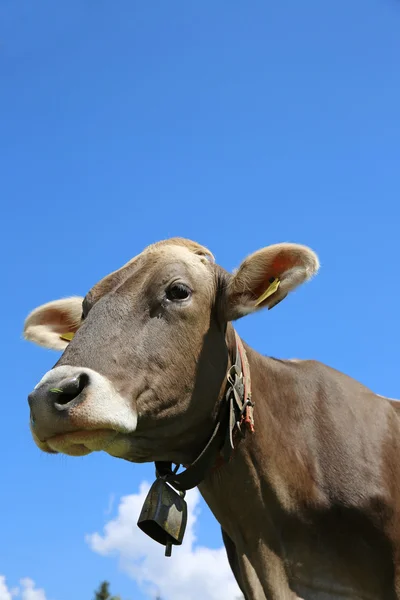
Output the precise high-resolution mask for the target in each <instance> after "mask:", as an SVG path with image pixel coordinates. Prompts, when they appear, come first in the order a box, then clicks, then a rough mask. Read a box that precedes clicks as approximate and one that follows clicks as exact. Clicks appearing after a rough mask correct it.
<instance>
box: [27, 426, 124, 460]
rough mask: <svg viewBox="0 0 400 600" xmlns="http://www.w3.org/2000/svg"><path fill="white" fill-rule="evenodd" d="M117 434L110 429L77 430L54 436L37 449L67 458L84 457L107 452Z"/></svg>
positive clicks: (41, 443) (40, 443)
mask: <svg viewBox="0 0 400 600" xmlns="http://www.w3.org/2000/svg"><path fill="white" fill-rule="evenodd" d="M118 435H119V433H118V432H117V431H115V430H112V429H92V430H78V431H72V432H68V433H62V434H59V435H54V436H52V437H50V438H48V439H47V440H46V441H45V442H42V441H39V444H38V445H39V447H40V448H41V449H42V450H44V451H45V452H50V453H62V454H68V455H69V456H85V455H86V454H90V453H91V452H99V451H101V450H105V451H107V449H108V447H109V446H110V445H112V444H113V442H114V441H115V438H116V437H117V436H118Z"/></svg>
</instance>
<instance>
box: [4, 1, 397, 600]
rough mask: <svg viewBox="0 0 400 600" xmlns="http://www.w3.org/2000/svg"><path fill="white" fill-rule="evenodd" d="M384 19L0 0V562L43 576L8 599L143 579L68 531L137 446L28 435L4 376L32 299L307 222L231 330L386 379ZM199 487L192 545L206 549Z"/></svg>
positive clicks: (390, 322) (16, 366) (393, 306)
mask: <svg viewBox="0 0 400 600" xmlns="http://www.w3.org/2000/svg"><path fill="white" fill-rule="evenodd" d="M399 31H400V4H399V3H398V2H397V1H395V0H336V1H335V2H330V3H327V2H321V1H320V0H303V2H298V1H297V0H282V1H281V2H266V1H265V0H255V1H254V2H252V3H243V2H237V1H236V0H234V1H230V2H227V1H222V2H211V1H209V0H203V1H202V2H193V1H191V2H175V1H172V0H170V1H168V2H138V1H136V0H119V2H110V1H105V0H96V2H94V1H93V0H83V1H82V0H79V1H78V0H68V2H66V1H64V0H60V1H58V2H53V1H51V0H36V1H35V2H32V1H31V0H25V1H22V0H21V1H20V2H14V1H13V0H0V73H1V93H0V114H1V115H2V118H1V120H0V156H1V167H0V169H1V177H0V197H1V199H2V206H3V209H2V211H3V212H2V235H1V237H0V244H1V255H2V257H3V267H2V271H3V277H2V280H3V288H2V289H3V293H2V298H1V304H2V306H1V313H2V315H3V324H2V337H3V343H2V344H1V349H0V353H1V357H0V358H1V364H2V398H3V404H2V406H3V416H2V418H1V424H2V427H1V436H0V456H1V459H0V462H1V477H2V493H1V494H0V532H1V534H0V536H1V545H0V576H1V575H3V576H5V577H6V580H7V586H9V587H14V586H16V585H19V583H18V582H19V580H20V579H21V578H23V577H29V578H32V579H33V580H34V581H35V582H36V584H37V585H38V586H39V587H41V588H44V590H45V592H44V593H45V595H42V596H39V595H36V596H32V594H31V595H30V596H29V593H28V592H29V590H28V592H27V591H26V590H25V592H24V593H25V596H23V600H43V599H44V598H46V599H47V600H70V599H71V598H74V600H86V599H88V598H91V597H92V591H93V589H94V587H95V586H97V584H98V582H99V581H100V580H101V579H104V578H107V579H109V580H110V581H111V584H112V589H113V590H114V592H115V593H119V594H121V595H122V596H123V598H124V600H133V599H134V598H135V599H139V600H144V599H147V598H149V597H150V596H148V595H146V592H144V591H143V590H141V591H140V590H139V588H138V587H137V583H136V582H135V575H134V574H132V573H133V567H132V564H130V565H129V564H127V561H128V562H129V560H128V558H126V557H125V558H123V557H122V555H121V552H120V549H119V548H118V547H117V546H112V543H111V542H110V544H111V545H109V548H111V550H110V551H112V553H113V552H114V554H113V555H112V556H102V555H100V554H99V552H98V551H94V549H93V544H92V546H91V544H90V543H89V542H88V539H87V538H86V539H85V536H86V535H87V534H92V533H94V532H98V533H99V534H100V535H103V526H104V525H105V524H106V523H107V522H109V521H110V520H112V519H114V520H115V519H116V518H118V514H119V513H118V507H119V506H120V502H121V497H123V496H130V498H131V499H130V501H132V502H133V503H134V501H135V497H136V496H134V495H135V494H138V493H139V486H140V484H141V482H142V481H143V480H147V481H151V478H152V475H153V468H152V466H151V465H141V466H134V465H132V464H128V463H124V462H123V461H119V460H117V459H112V458H110V457H108V456H107V455H103V454H95V455H91V456H89V457H85V458H80V459H74V458H69V457H62V456H61V457H60V456H58V457H53V456H47V455H44V454H41V453H40V452H39V450H37V449H36V447H35V446H34V445H33V442H32V441H31V438H30V434H29V430H28V416H29V415H28V405H27V401H26V397H27V394H28V393H29V392H30V390H31V389H32V388H33V386H34V385H35V384H36V383H37V381H38V380H39V379H40V378H41V376H42V375H43V374H44V373H45V371H46V370H47V369H49V368H50V367H52V366H53V364H54V363H55V362H56V360H57V357H58V354H57V353H52V352H50V351H46V350H43V349H40V348H37V347H35V346H33V345H30V344H28V343H26V342H24V341H23V340H22V337H21V331H22V326H23V321H24V318H25V317H26V315H27V314H28V312H29V311H30V310H32V309H33V308H34V307H36V306H37V305H39V304H41V303H44V302H47V301H49V300H52V299H56V298H59V297H62V296H68V295H74V294H78V295H84V294H85V293H86V291H87V290H88V289H89V288H90V287H91V286H92V285H93V284H94V283H95V282H96V281H97V280H98V279H100V278H101V277H102V276H104V275H106V274H107V273H108V272H109V271H111V270H113V269H115V268H118V267H119V266H120V265H122V264H123V263H124V262H125V261H127V260H128V259H129V258H131V257H132V256H133V255H134V254H136V253H138V252H139V251H140V250H141V249H142V248H143V247H144V246H146V245H147V244H149V243H151V242H153V241H157V240H159V239H162V238H165V237H169V236H173V235H181V236H184V237H189V238H192V239H195V240H197V241H199V242H200V243H203V244H205V245H206V246H209V247H210V249H211V250H212V251H213V252H214V254H215V255H216V257H217V261H218V262H219V263H220V264H222V265H223V266H224V267H225V268H228V269H232V268H234V267H236V266H237V265H238V264H239V263H240V261H241V260H242V259H243V258H244V257H245V256H246V254H248V253H250V252H252V251H254V250H256V249H258V248H260V247H262V246H265V245H268V244H270V243H275V242H280V241H293V242H299V243H304V244H308V245H309V246H311V247H312V248H313V249H314V250H315V251H316V252H317V253H318V254H319V257H320V260H321V264H322V268H321V271H320V274H319V275H318V277H317V278H316V279H315V280H314V281H313V282H312V283H310V284H308V285H306V286H304V287H303V288H302V289H300V290H299V291H298V292H297V293H296V294H293V295H292V296H290V298H288V299H287V300H286V301H285V302H283V303H282V304H280V305H279V307H277V308H276V309H275V310H274V311H271V313H268V312H267V311H266V312H264V313H259V314H257V315H254V316H250V317H247V318H246V319H243V320H242V321H241V322H240V323H238V324H237V328H238V331H239V333H240V334H241V335H242V336H243V337H244V338H245V339H246V341H247V342H248V343H250V344H251V345H252V346H253V347H255V348H256V349H258V350H259V351H261V352H262V353H265V354H271V355H275V356H279V357H288V358H290V357H297V358H316V359H318V360H321V361H323V362H326V363H328V364H329V365H331V366H333V367H336V368H338V369H340V370H343V371H345V372H346V373H348V374H350V375H352V376H353V377H355V378H357V379H359V380H361V381H362V382H363V383H365V384H366V385H368V386H370V387H371V388H372V389H374V390H375V391H376V392H378V393H381V394H386V395H389V396H394V397H400V385H399V382H398V361H399V351H398V339H399V334H400V326H399V320H398V302H399V292H400V285H399V276H398V237H399V216H400V207H399V197H400V194H399V192H400V169H399V161H400V141H399V140H400V116H399V106H400V71H399V57H400V36H399ZM132 495H133V496H132ZM113 499H114V500H113ZM111 500H113V501H112V502H111ZM200 508H201V514H200V516H199V518H198V521H197V525H196V529H195V532H196V536H197V542H194V548H195V545H196V543H197V544H200V545H202V546H204V547H207V548H211V549H214V550H217V549H218V548H220V546H221V539H220V534H219V528H218V526H217V525H216V523H215V522H214V521H213V519H212V517H211V516H210V514H209V513H208V509H207V508H206V507H205V505H204V503H202V502H200ZM133 530H134V527H132V536H137V533H136V532H134V531H133ZM127 535H128V536H129V531H128V533H127ZM135 539H136V538H135ZM104 543H105V542H104ZM103 550H104V548H103ZM156 552H159V549H158V548H157V550H156ZM161 553H162V549H161ZM175 553H176V554H178V552H176V551H174V554H175ZM120 559H121V560H122V563H121V562H120ZM124 561H125V562H124ZM0 584H1V580H0ZM25 587H26V585H25ZM28 587H29V586H28ZM26 589H28V588H27V587H26ZM0 593H1V589H0ZM4 593H5V592H4ZM21 597H22V596H21ZM177 597H178V596H177V594H176V595H175V598H177ZM3 598H6V596H5V595H4V594H3V597H1V600H3ZM175 598H174V600H175ZM204 598H206V596H205V595H204V596H203V599H204ZM209 598H211V596H209ZM167 600H170V599H169V598H167ZM206 600H208V597H207V598H206ZM227 600H230V599H227Z"/></svg>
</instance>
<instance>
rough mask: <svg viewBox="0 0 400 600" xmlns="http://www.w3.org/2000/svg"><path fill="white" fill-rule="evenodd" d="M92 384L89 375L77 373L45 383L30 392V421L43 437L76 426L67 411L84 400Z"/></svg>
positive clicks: (41, 438)
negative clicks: (71, 421)
mask: <svg viewBox="0 0 400 600" xmlns="http://www.w3.org/2000/svg"><path fill="white" fill-rule="evenodd" d="M89 384H90V381H89V375H87V373H78V374H74V375H73V376H72V377H65V378H63V379H61V380H60V381H54V379H53V380H51V383H50V382H48V383H43V384H42V385H39V387H37V388H36V389H34V390H33V392H31V393H30V394H29V396H28V402H29V406H30V409H31V425H32V427H33V429H34V430H35V433H36V435H37V436H38V438H39V439H40V440H42V441H44V440H45V439H47V438H49V437H51V436H52V435H56V434H58V433H64V432H67V431H69V430H70V431H72V430H73V429H74V427H73V425H72V424H71V423H70V422H69V415H68V413H69V411H70V409H72V408H74V407H76V406H78V405H79V404H80V403H81V402H83V401H84V399H85V397H86V394H85V390H86V388H87V387H88V386H89Z"/></svg>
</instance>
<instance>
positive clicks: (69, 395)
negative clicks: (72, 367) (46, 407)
mask: <svg viewBox="0 0 400 600" xmlns="http://www.w3.org/2000/svg"><path fill="white" fill-rule="evenodd" d="M88 383H89V377H88V375H86V373H81V374H80V375H78V376H77V377H71V378H69V379H64V380H63V381H61V382H60V383H59V384H58V385H57V386H56V387H53V388H50V390H49V392H50V393H51V394H54V406H55V407H56V408H58V409H59V410H61V409H63V408H65V406H66V405H67V404H69V403H70V402H72V401H73V400H75V398H76V397H77V396H79V394H80V393H81V392H82V391H83V390H84V388H85V387H86V386H87V385H88Z"/></svg>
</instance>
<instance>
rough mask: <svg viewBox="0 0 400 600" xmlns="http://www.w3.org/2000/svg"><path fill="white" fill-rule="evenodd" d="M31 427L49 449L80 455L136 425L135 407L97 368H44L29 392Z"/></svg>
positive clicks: (103, 446) (39, 442) (102, 446)
mask: <svg viewBox="0 0 400 600" xmlns="http://www.w3.org/2000/svg"><path fill="white" fill-rule="evenodd" d="M28 402H29V405H30V410H31V430H32V434H33V437H34V440H35V442H36V444H37V445H38V446H39V448H41V449H42V450H44V451H47V452H63V453H65V454H70V455H78V456H82V455H83V454H88V453H89V452H92V451H93V450H107V447H108V446H109V445H110V444H112V443H113V442H114V441H115V439H116V438H117V437H118V436H119V434H124V435H126V434H129V433H133V432H134V431H135V429H136V423H137V416H136V411H135V410H134V408H133V406H131V403H130V402H129V400H128V399H126V398H124V397H123V396H121V394H119V392H118V391H117V390H116V389H115V387H114V386H113V385H112V383H111V382H110V381H109V380H108V379H107V378H106V377H104V376H102V375H100V374H99V373H97V372H96V371H93V370H92V369H87V368H79V367H73V366H67V365H63V366H60V367H55V368H54V369H52V370H51V371H48V373H46V375H45V376H44V377H43V379H42V380H41V381H40V382H39V384H38V385H37V386H36V387H35V389H34V390H33V392H32V393H31V394H29V396H28Z"/></svg>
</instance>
